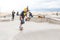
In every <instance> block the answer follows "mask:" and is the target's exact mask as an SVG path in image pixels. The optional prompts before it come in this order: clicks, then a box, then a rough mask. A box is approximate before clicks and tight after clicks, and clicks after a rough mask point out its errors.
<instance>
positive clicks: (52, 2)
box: [0, 0, 60, 11]
mask: <svg viewBox="0 0 60 40" xmlns="http://www.w3.org/2000/svg"><path fill="white" fill-rule="evenodd" d="M26 6H29V9H30V10H32V9H42V8H60V0H0V9H1V11H8V10H9V11H11V10H23V8H24V7H26Z"/></svg>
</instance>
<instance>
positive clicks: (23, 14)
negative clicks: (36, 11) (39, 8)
mask: <svg viewBox="0 0 60 40" xmlns="http://www.w3.org/2000/svg"><path fill="white" fill-rule="evenodd" d="M20 16H22V18H23V19H24V17H25V16H26V12H24V11H22V13H21V14H20Z"/></svg>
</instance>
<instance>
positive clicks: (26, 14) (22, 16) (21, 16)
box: [20, 8, 31, 30]
mask: <svg viewBox="0 0 60 40" xmlns="http://www.w3.org/2000/svg"><path fill="white" fill-rule="evenodd" d="M27 10H28V9H27V8H25V9H24V10H23V11H22V12H21V14H20V21H21V22H20V30H23V27H22V24H24V23H25V21H24V20H25V17H26V20H27V19H28V16H31V14H30V13H29V15H28V13H27V12H28V11H27Z"/></svg>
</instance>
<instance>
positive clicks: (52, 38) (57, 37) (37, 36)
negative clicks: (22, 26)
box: [13, 29, 60, 40]
mask: <svg viewBox="0 0 60 40" xmlns="http://www.w3.org/2000/svg"><path fill="white" fill-rule="evenodd" d="M13 40H60V29H49V30H42V31H36V32H30V33H25V32H20V33H18V34H17V35H16V36H15V37H14V38H13Z"/></svg>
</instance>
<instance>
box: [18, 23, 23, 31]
mask: <svg viewBox="0 0 60 40" xmlns="http://www.w3.org/2000/svg"><path fill="white" fill-rule="evenodd" d="M19 28H20V30H21V31H22V30H23V27H22V24H21V23H20V27H19Z"/></svg>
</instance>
